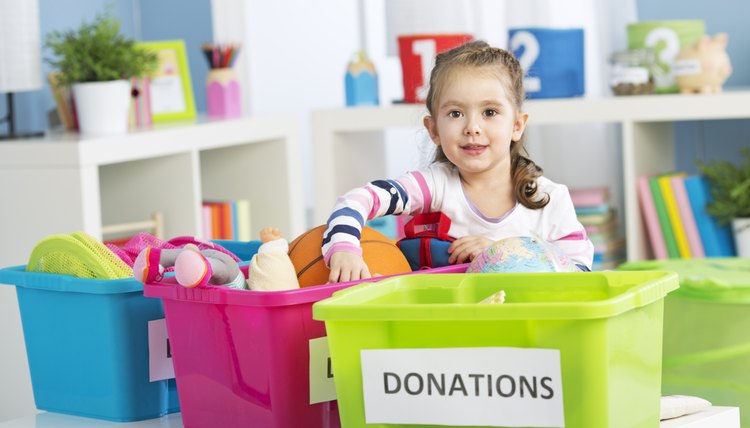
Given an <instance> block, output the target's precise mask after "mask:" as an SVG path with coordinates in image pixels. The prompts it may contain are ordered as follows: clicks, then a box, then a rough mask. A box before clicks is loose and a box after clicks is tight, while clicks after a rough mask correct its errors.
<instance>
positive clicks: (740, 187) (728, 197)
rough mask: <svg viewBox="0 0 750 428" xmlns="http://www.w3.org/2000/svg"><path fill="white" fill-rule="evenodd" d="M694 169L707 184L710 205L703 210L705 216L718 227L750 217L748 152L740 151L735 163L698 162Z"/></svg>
mask: <svg viewBox="0 0 750 428" xmlns="http://www.w3.org/2000/svg"><path fill="white" fill-rule="evenodd" d="M698 168H700V170H701V173H703V175H704V176H705V177H706V179H707V180H708V182H709V183H710V184H711V196H713V201H712V202H711V203H709V204H708V207H707V209H708V213H709V214H711V215H712V216H714V217H716V218H717V220H718V221H719V223H721V224H727V223H730V222H731V221H732V220H733V219H735V218H742V217H750V148H748V147H743V148H742V161H741V162H739V163H736V164H735V163H732V162H728V161H712V162H710V163H704V162H701V161H698Z"/></svg>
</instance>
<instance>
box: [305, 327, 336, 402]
mask: <svg viewBox="0 0 750 428" xmlns="http://www.w3.org/2000/svg"><path fill="white" fill-rule="evenodd" d="M335 399H336V385H334V383H333V370H332V369H331V353H330V352H329V351H328V337H325V336H324V337H319V338H317V339H310V404H316V403H323V402H325V401H332V400H335Z"/></svg>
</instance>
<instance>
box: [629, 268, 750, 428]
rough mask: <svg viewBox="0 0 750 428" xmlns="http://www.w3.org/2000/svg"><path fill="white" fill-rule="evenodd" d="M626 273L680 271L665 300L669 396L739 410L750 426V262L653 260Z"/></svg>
mask: <svg viewBox="0 0 750 428" xmlns="http://www.w3.org/2000/svg"><path fill="white" fill-rule="evenodd" d="M619 269H622V270H641V271H644V270H669V271H673V272H677V274H678V275H679V278H680V289H679V290H678V291H677V292H675V293H672V294H670V295H669V297H668V298H667V299H666V300H665V302H664V362H663V364H664V365H663V372H664V373H663V378H662V382H663V385H662V391H663V392H664V394H683V395H695V396H698V397H701V398H705V399H706V400H708V401H710V402H711V403H713V404H714V405H718V406H739V407H740V408H741V409H742V412H740V417H741V419H742V426H743V427H745V428H748V427H750V259H742V258H707V259H701V260H676V259H675V260H650V261H642V262H631V263H626V264H624V265H621V266H620V267H619Z"/></svg>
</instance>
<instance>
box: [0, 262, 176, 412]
mask: <svg viewBox="0 0 750 428" xmlns="http://www.w3.org/2000/svg"><path fill="white" fill-rule="evenodd" d="M25 269H26V267H25V266H16V267H10V268H5V269H0V283H2V284H11V285H15V286H16V294H17V296H18V306H19V309H20V313H21V324H22V326H23V335H24V341H25V343H26V355H27V358H28V361H29V371H30V373H31V384H32V389H33V392H34V402H35V403H36V407H37V408H38V409H39V410H47V411H50V412H59V413H66V414H71V415H76V416H85V417H92V418H98V419H106V420H111V421H118V422H125V421H136V420H142V419H151V418H156V417H159V416H163V415H165V414H167V413H171V412H176V411H179V402H178V399H177V389H176V385H175V383H174V379H170V380H161V381H155V382H149V346H148V343H149V342H148V322H149V321H152V320H158V319H162V318H164V311H163V310H162V305H161V301H159V300H154V299H149V298H146V297H144V296H143V284H141V283H140V282H138V281H136V280H135V279H133V278H127V279H116V280H96V279H82V278H76V277H72V276H68V275H57V274H49V273H37V272H26V270H25Z"/></svg>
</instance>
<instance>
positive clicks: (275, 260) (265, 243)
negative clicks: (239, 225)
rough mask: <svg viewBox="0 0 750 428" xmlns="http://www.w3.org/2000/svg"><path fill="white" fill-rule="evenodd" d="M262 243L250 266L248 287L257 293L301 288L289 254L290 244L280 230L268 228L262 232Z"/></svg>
mask: <svg viewBox="0 0 750 428" xmlns="http://www.w3.org/2000/svg"><path fill="white" fill-rule="evenodd" d="M260 240H261V242H262V244H261V246H260V248H258V252H257V253H256V254H255V255H254V256H253V258H252V260H251V261H250V266H248V275H247V286H248V288H250V289H251V290H255V291H279V290H293V289H295V288H299V282H298V281H297V273H296V272H295V270H294V265H292V261H291V259H290V258H289V255H288V254H287V251H288V250H289V244H288V243H287V242H286V240H285V239H284V238H282V237H281V233H280V232H279V229H277V228H275V227H266V228H264V229H262V230H261V231H260Z"/></svg>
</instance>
